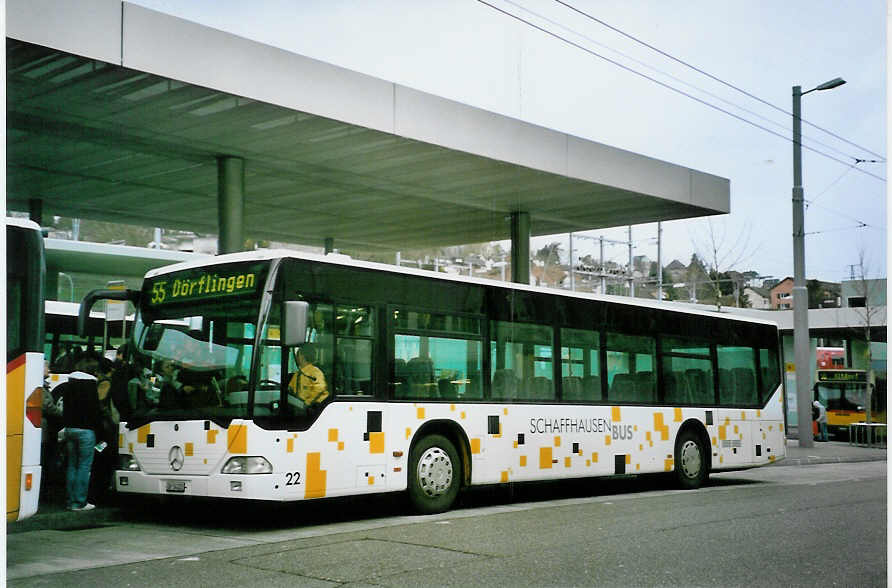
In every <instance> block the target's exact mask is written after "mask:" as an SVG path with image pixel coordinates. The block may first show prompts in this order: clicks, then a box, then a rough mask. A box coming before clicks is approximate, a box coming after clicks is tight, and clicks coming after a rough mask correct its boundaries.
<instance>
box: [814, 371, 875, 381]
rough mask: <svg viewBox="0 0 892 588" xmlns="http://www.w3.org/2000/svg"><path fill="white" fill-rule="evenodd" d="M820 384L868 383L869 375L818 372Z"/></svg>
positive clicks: (862, 373)
mask: <svg viewBox="0 0 892 588" xmlns="http://www.w3.org/2000/svg"><path fill="white" fill-rule="evenodd" d="M818 381H819V382H860V383H864V382H867V374H866V373H865V372H861V371H847V372H844V371H836V370H818Z"/></svg>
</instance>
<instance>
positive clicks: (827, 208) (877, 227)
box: [805, 200, 886, 231]
mask: <svg viewBox="0 0 892 588" xmlns="http://www.w3.org/2000/svg"><path fill="white" fill-rule="evenodd" d="M805 202H806V203H807V204H809V205H814V206H815V207H817V208H821V209H823V210H826V211H827V212H832V213H833V214H835V215H837V216H841V217H844V218H847V219H849V220H851V221H854V222H856V223H858V228H861V227H868V228H871V229H876V230H878V231H885V230H886V227H884V226H882V225H879V226H877V225H872V224H870V223H866V222H864V221H863V220H861V219H860V218H855V217H854V216H852V215H850V214H846V213H845V212H841V211H839V210H835V209H833V208H830V207H828V206H824V205H822V204H815V201H814V200H806V201H805Z"/></svg>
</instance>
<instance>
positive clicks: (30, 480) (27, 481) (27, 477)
mask: <svg viewBox="0 0 892 588" xmlns="http://www.w3.org/2000/svg"><path fill="white" fill-rule="evenodd" d="M33 483H34V474H25V491H26V492H30V491H31V486H32V484H33Z"/></svg>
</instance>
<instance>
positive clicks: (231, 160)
mask: <svg viewBox="0 0 892 588" xmlns="http://www.w3.org/2000/svg"><path fill="white" fill-rule="evenodd" d="M217 217H218V221H219V222H218V226H219V229H220V236H219V238H218V245H217V251H218V253H221V254H222V253H235V252H237V251H243V250H244V248H245V226H244V225H245V160H244V159H242V158H241V157H230V156H221V157H218V158H217Z"/></svg>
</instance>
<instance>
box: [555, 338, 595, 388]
mask: <svg viewBox="0 0 892 588" xmlns="http://www.w3.org/2000/svg"><path fill="white" fill-rule="evenodd" d="M600 343H601V342H600V334H599V333H598V332H597V331H583V330H579V329H561V376H562V378H563V381H562V382H561V383H562V385H563V398H564V400H565V401H567V402H592V401H600V400H601V399H602V395H601V369H600V365H601V355H600V351H599V347H600Z"/></svg>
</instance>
